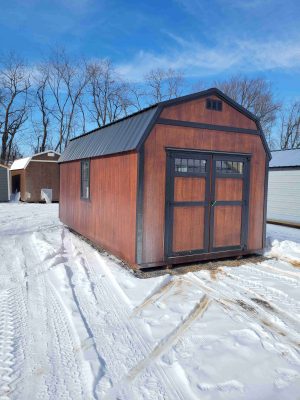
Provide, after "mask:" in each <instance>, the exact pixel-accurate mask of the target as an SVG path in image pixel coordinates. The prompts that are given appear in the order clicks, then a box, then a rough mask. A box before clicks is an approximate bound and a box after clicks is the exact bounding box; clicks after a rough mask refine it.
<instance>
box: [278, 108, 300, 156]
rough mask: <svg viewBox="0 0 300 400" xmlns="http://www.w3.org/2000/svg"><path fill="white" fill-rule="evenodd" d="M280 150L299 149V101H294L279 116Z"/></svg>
mask: <svg viewBox="0 0 300 400" xmlns="http://www.w3.org/2000/svg"><path fill="white" fill-rule="evenodd" d="M280 122H281V130H280V147H281V149H299V148H300V101H295V102H294V103H292V104H291V105H290V106H289V107H288V108H287V109H286V110H284V111H283V112H282V114H281V118H280Z"/></svg>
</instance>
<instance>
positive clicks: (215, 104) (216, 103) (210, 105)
mask: <svg viewBox="0 0 300 400" xmlns="http://www.w3.org/2000/svg"><path fill="white" fill-rule="evenodd" d="M206 109H207V110H211V111H220V112H222V111H223V102H222V100H217V99H211V98H207V99H206Z"/></svg>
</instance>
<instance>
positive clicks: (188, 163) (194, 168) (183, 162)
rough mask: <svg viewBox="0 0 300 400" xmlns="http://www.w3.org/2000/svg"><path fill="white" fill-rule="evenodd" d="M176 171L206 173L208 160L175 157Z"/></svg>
mask: <svg viewBox="0 0 300 400" xmlns="http://www.w3.org/2000/svg"><path fill="white" fill-rule="evenodd" d="M175 172H180V173H194V174H197V173H205V172H206V160H199V159H197V158H175Z"/></svg>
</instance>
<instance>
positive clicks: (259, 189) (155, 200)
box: [143, 100, 266, 263]
mask: <svg viewBox="0 0 300 400" xmlns="http://www.w3.org/2000/svg"><path fill="white" fill-rule="evenodd" d="M203 101H204V100H202V102H203ZM225 106H226V107H227V105H226V104H225V103H223V108H224V111H225ZM175 107H179V106H175ZM175 107H170V108H175ZM180 107H183V108H186V105H185V104H183V105H181V106H180ZM170 108H169V109H170ZM231 110H232V113H236V112H237V111H235V110H233V109H231ZM165 111H168V109H167V110H165ZM165 111H163V114H164V113H165ZM207 111H208V110H207ZM214 113H215V114H220V115H222V114H223V112H218V111H214ZM238 114H239V116H240V120H239V121H240V122H239V121H237V120H235V119H231V120H230V118H229V117H228V118H227V117H226V118H227V119H223V120H220V121H219V122H218V124H220V125H225V122H226V121H228V123H229V124H230V125H235V126H238V127H244V128H254V126H253V124H254V122H253V121H251V120H248V121H245V118H246V117H245V116H244V115H242V114H240V113H238ZM223 115H224V114H223ZM170 117H173V118H174V115H165V118H170ZM180 117H181V118H182V119H184V120H186V119H187V116H186V114H184V113H183V112H182V113H180ZM177 118H178V119H179V114H177ZM216 118H220V117H215V118H214V120H213V121H207V120H206V119H205V118H202V117H201V122H210V123H217V121H216ZM234 118H237V117H234ZM195 119H196V117H195ZM199 120H200V117H199ZM166 147H174V148H182V149H185V148H186V149H199V150H207V151H211V152H214V151H223V152H233V153H249V154H252V159H251V171H250V202H249V203H250V204H249V228H248V248H249V249H253V250H256V249H260V248H262V244H263V242H262V239H263V202H264V179H265V162H266V153H265V150H264V147H263V144H262V141H261V138H260V137H259V136H257V135H251V134H245V133H231V132H230V133H229V132H221V131H213V130H205V129H195V128H186V127H177V126H168V125H156V126H155V127H154V129H153V130H152V132H151V134H150V135H149V137H148V139H147V140H146V143H145V172H144V203H143V205H144V222H143V227H144V228H143V262H145V263H150V262H161V261H162V260H164V224H165V173H166V152H165V148H166Z"/></svg>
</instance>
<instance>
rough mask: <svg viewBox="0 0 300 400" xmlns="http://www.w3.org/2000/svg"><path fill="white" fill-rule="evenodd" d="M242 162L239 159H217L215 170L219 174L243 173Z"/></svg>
mask: <svg viewBox="0 0 300 400" xmlns="http://www.w3.org/2000/svg"><path fill="white" fill-rule="evenodd" d="M243 166H244V163H243V162H241V161H224V160H223V161H217V162H216V170H217V172H218V173H220V174H239V175H242V174H243Z"/></svg>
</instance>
